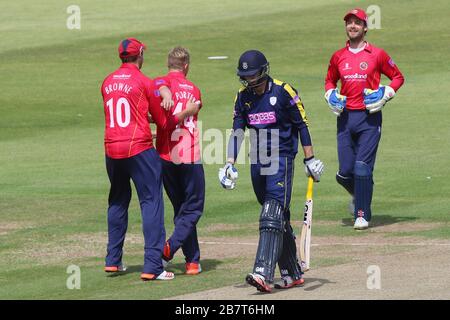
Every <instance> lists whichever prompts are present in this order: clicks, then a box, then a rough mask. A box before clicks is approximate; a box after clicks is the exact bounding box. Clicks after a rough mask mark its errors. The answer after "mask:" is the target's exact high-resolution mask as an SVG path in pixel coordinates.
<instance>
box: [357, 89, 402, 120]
mask: <svg viewBox="0 0 450 320" xmlns="http://www.w3.org/2000/svg"><path fill="white" fill-rule="evenodd" d="M394 96H395V91H394V89H392V88H391V87H389V86H380V87H379V88H378V90H372V89H364V104H365V105H366V109H367V110H369V112H370V113H375V112H378V111H380V110H381V109H382V108H383V107H384V105H385V104H386V102H388V101H389V100H391V99H392V98H394Z"/></svg>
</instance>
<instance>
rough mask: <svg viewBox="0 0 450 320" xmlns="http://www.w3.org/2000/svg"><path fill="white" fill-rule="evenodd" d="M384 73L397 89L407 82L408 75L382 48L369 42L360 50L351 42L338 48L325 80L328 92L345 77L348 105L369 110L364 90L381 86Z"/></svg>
mask: <svg viewBox="0 0 450 320" xmlns="http://www.w3.org/2000/svg"><path fill="white" fill-rule="evenodd" d="M381 74H384V75H386V76H387V77H388V78H389V79H390V80H391V83H390V84H389V86H390V87H392V89H394V91H397V90H398V89H399V88H400V87H401V86H402V84H403V82H404V78H403V75H402V73H401V72H400V70H399V69H398V67H397V65H396V64H395V63H394V61H393V60H392V59H391V57H389V55H388V54H387V53H386V52H385V51H384V50H383V49H380V48H377V47H375V46H373V45H371V44H369V43H366V46H365V48H364V50H362V51H360V52H358V53H352V52H350V51H349V42H348V41H347V45H346V46H345V48H342V49H340V50H338V51H336V52H335V53H334V54H333V56H332V57H331V60H330V65H329V66H328V73H327V76H326V79H325V91H328V90H329V89H334V88H336V86H337V82H338V80H341V90H340V94H342V95H344V96H346V97H347V104H346V108H347V109H349V110H365V106H364V95H363V91H364V89H366V88H368V89H373V90H376V89H378V87H379V85H380V78H381Z"/></svg>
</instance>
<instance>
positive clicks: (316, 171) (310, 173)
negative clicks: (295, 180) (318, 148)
mask: <svg viewBox="0 0 450 320" xmlns="http://www.w3.org/2000/svg"><path fill="white" fill-rule="evenodd" d="M303 163H304V164H305V174H306V176H307V177H312V178H313V179H314V181H315V182H319V181H320V176H321V175H322V173H323V169H324V164H323V162H322V161H320V160H319V159H316V158H314V156H312V157H309V158H306V159H304V160H303Z"/></svg>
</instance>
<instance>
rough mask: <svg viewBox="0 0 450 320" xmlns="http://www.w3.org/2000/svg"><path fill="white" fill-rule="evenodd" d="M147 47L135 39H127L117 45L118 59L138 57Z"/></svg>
mask: <svg viewBox="0 0 450 320" xmlns="http://www.w3.org/2000/svg"><path fill="white" fill-rule="evenodd" d="M145 49H147V47H146V46H145V44H144V43H142V42H140V41H139V40H137V39H135V38H128V39H125V40H123V41H121V42H120V44H119V57H121V58H125V57H133V56H138V55H140V54H141V53H142V52H143V51H144V50H145Z"/></svg>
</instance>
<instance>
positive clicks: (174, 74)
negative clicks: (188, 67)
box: [167, 70, 186, 79]
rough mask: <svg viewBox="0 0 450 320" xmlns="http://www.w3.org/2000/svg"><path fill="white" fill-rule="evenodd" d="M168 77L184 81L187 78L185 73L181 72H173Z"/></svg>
mask: <svg viewBox="0 0 450 320" xmlns="http://www.w3.org/2000/svg"><path fill="white" fill-rule="evenodd" d="M167 75H168V76H171V77H173V78H182V79H185V78H186V77H185V75H184V73H183V71H180V70H171V71H169V73H168V74H167Z"/></svg>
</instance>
